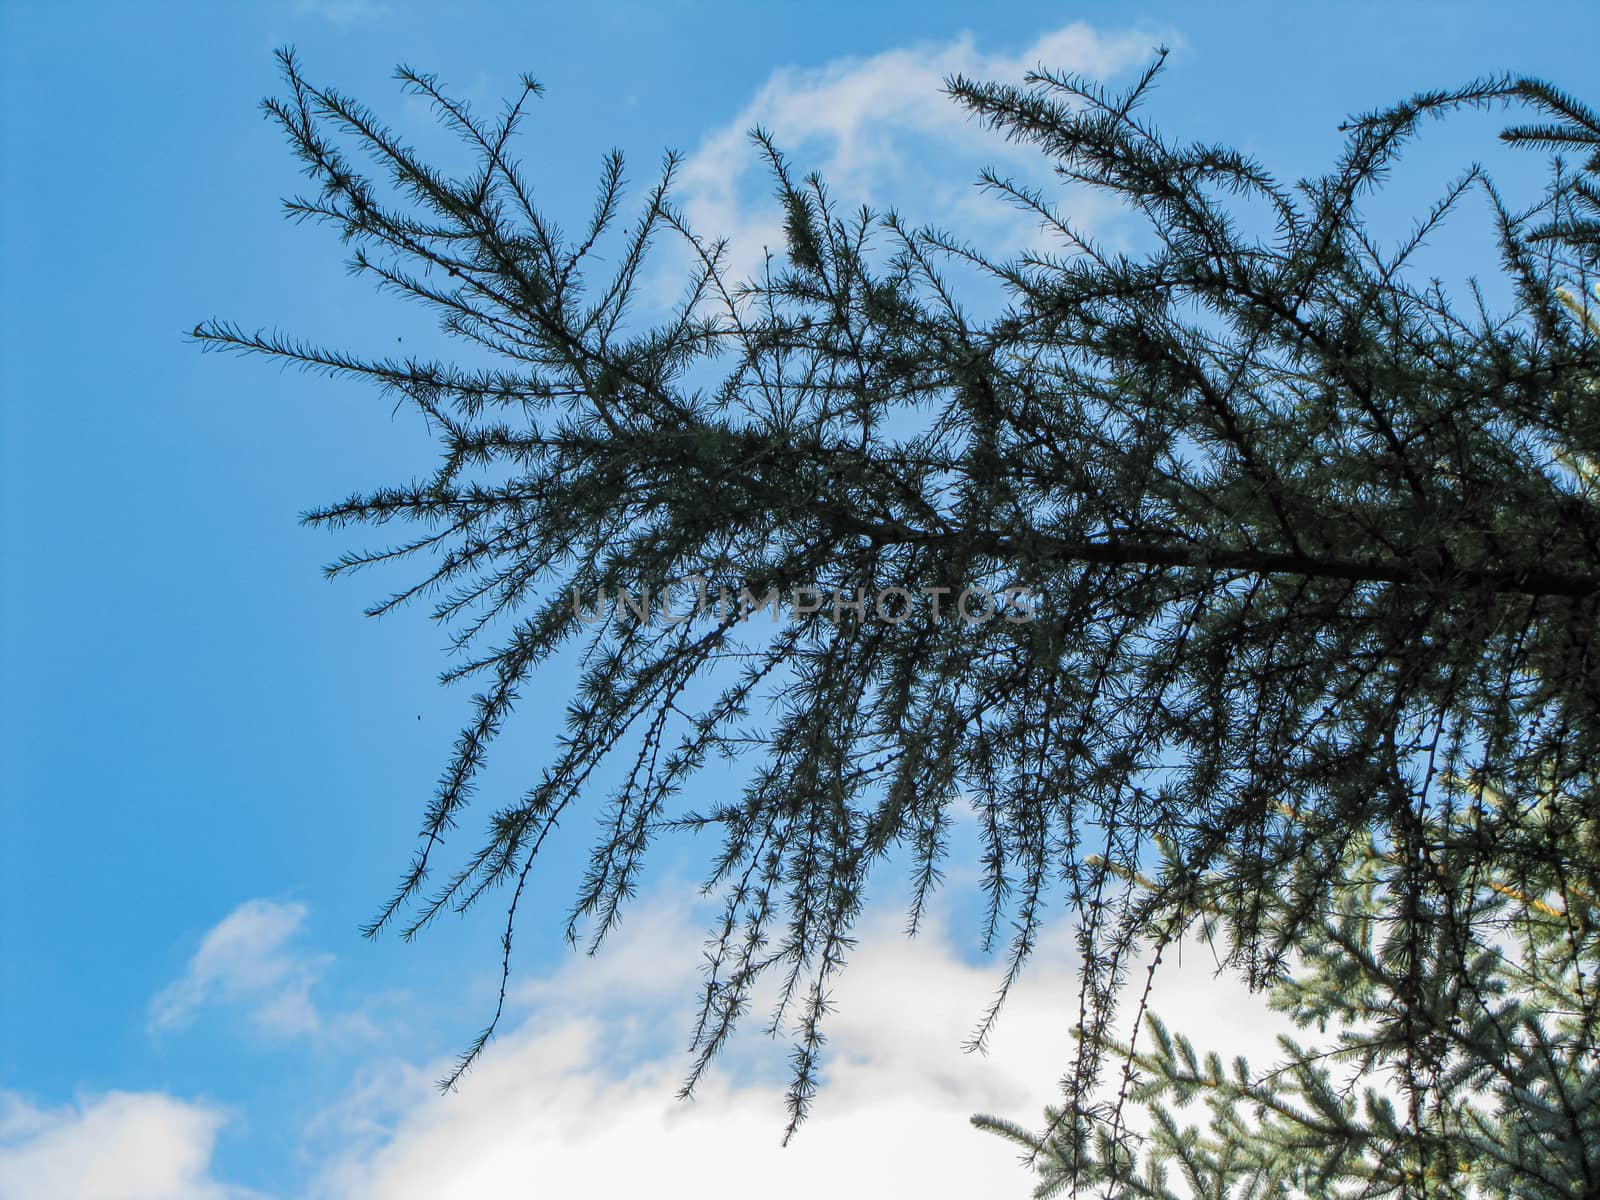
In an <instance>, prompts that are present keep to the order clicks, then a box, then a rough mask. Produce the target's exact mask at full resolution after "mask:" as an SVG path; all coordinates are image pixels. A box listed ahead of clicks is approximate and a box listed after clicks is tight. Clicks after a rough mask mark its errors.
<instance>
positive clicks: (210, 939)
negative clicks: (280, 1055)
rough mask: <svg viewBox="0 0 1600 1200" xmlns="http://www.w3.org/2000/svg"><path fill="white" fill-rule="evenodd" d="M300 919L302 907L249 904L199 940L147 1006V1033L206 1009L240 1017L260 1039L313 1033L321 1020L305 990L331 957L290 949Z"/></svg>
mask: <svg viewBox="0 0 1600 1200" xmlns="http://www.w3.org/2000/svg"><path fill="white" fill-rule="evenodd" d="M305 918H306V906H305V905H303V904H294V903H283V902H279V901H275V900H247V901H246V902H245V903H243V904H241V905H239V907H238V908H236V909H234V910H233V911H232V912H231V913H229V914H228V915H227V916H226V917H224V918H223V919H222V920H221V921H220V922H218V924H217V925H216V926H215V927H214V928H212V929H211V931H210V932H209V933H207V934H206V935H205V937H204V938H203V939H202V940H201V943H200V948H199V949H198V950H196V951H195V952H194V955H193V956H192V957H191V958H190V959H189V963H188V966H187V967H186V968H185V969H184V972H183V974H182V975H181V976H180V977H179V978H178V979H176V980H174V981H173V982H172V983H170V984H168V985H167V986H166V987H165V988H163V989H162V990H161V992H160V993H159V994H158V995H157V996H156V997H155V999H154V1000H152V1001H151V1004H150V1024H151V1027H152V1028H153V1029H157V1030H168V1029H177V1028H180V1027H182V1026H183V1025H186V1024H187V1023H188V1022H189V1021H190V1020H192V1019H193V1017H194V1015H195V1013H196V1012H197V1011H198V1010H199V1009H201V1008H202V1007H204V1006H206V1005H210V1004H222V1005H226V1006H229V1007H230V1008H233V1009H235V1010H240V1011H243V1012H244V1013H245V1014H246V1015H247V1016H248V1018H249V1019H250V1021H251V1022H252V1023H253V1024H254V1025H255V1026H256V1027H257V1028H258V1029H260V1030H261V1031H262V1032H264V1033H268V1034H272V1035H276V1036H280V1037H287V1036H293V1035H296V1034H308V1033H315V1032H317V1031H318V1029H320V1027H321V1025H322V1017H321V1014H319V1013H318V1011H317V1007H316V1005H315V1004H314V1003H313V1001H312V998H311V988H312V985H313V984H314V983H315V982H316V979H317V976H318V974H319V973H320V972H321V971H322V969H323V967H324V966H325V965H326V963H327V962H328V961H329V956H327V955H321V954H312V953H310V952H308V951H305V950H302V949H300V948H298V947H296V946H294V945H292V944H291V943H292V942H293V941H294V940H295V937H296V934H297V933H298V932H299V931H300V927H301V925H302V924H303V922H304V921H305Z"/></svg>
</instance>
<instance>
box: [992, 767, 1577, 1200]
mask: <svg viewBox="0 0 1600 1200" xmlns="http://www.w3.org/2000/svg"><path fill="white" fill-rule="evenodd" d="M1464 791H1466V792H1467V793H1468V794H1469V796H1470V800H1471V806H1470V807H1469V808H1468V809H1467V810H1466V811H1465V812H1464V813H1463V815H1462V817H1461V819H1458V820H1454V821H1448V822H1446V821H1441V822H1435V823H1431V824H1430V826H1429V827H1428V829H1427V830H1426V833H1427V836H1428V840H1429V843H1430V845H1431V847H1432V853H1431V855H1430V871H1431V880H1432V883H1433V888H1432V894H1431V895H1430V897H1429V898H1428V900H1427V901H1425V902H1424V903H1423V904H1422V905H1420V906H1414V905H1412V904H1411V902H1410V899H1409V897H1408V895H1407V892H1408V890H1409V887H1410V884H1409V881H1408V880H1407V879H1406V878H1405V873H1404V870H1403V860H1402V859H1401V858H1400V857H1399V856H1398V855H1397V854H1395V853H1394V852H1393V851H1392V850H1385V849H1383V848H1382V847H1381V846H1380V845H1379V844H1378V843H1377V842H1376V841H1375V840H1374V839H1372V838H1370V837H1362V838H1359V839H1357V840H1355V841H1354V842H1353V843H1352V845H1351V846H1350V848H1349V851H1348V857H1347V860H1346V870H1345V875H1344V877H1343V878H1342V879H1341V880H1340V883H1339V886H1338V887H1337V888H1336V889H1333V890H1332V891H1331V892H1328V893H1327V901H1326V903H1327V907H1326V908H1325V909H1323V910H1321V911H1319V912H1318V913H1317V915H1316V917H1315V919H1314V920H1312V921H1311V922H1309V923H1303V924H1299V925H1297V926H1296V927H1295V928H1294V930H1293V933H1292V936H1293V940H1294V946H1295V950H1294V966H1293V969H1292V970H1291V971H1290V973H1289V974H1288V975H1287V976H1285V977H1284V978H1282V979H1280V980H1278V981H1277V982H1275V983H1274V984H1273V985H1272V987H1271V989H1270V992H1269V1000H1270V1003H1271V1005H1272V1007H1273V1008H1275V1009H1277V1010H1279V1011H1281V1012H1284V1013H1286V1014H1288V1015H1289V1016H1290V1017H1291V1018H1292V1019H1293V1021H1294V1023H1295V1024H1296V1026H1298V1027H1300V1028H1302V1029H1306V1028H1310V1029H1313V1030H1314V1032H1315V1035H1316V1036H1317V1037H1318V1038H1319V1039H1320V1040H1319V1041H1317V1042H1314V1043H1312V1044H1309V1045H1306V1044H1301V1043H1300V1042H1299V1041H1298V1040H1296V1039H1293V1038H1289V1037H1281V1038H1280V1039H1279V1043H1280V1049H1281V1051H1282V1057H1281V1059H1280V1060H1279V1061H1278V1062H1277V1063H1275V1064H1274V1065H1273V1066H1272V1068H1271V1069H1269V1070H1266V1071H1262V1070H1259V1069H1252V1067H1251V1064H1250V1063H1249V1062H1248V1061H1247V1060H1246V1059H1244V1058H1242V1057H1240V1058H1235V1059H1234V1060H1233V1061H1232V1062H1231V1063H1229V1064H1227V1065H1224V1063H1223V1060H1222V1058H1221V1056H1220V1055H1218V1054H1217V1053H1215V1052H1211V1053H1206V1054H1203V1055H1202V1054H1201V1053H1200V1052H1198V1051H1197V1050H1196V1049H1195V1047H1194V1046H1193V1044H1192V1043H1191V1042H1190V1041H1189V1039H1187V1038H1186V1037H1184V1036H1183V1035H1182V1034H1181V1033H1176V1032H1173V1031H1171V1030H1169V1029H1168V1028H1167V1026H1166V1025H1165V1024H1163V1022H1162V1021H1161V1020H1160V1019H1159V1017H1157V1016H1156V1015H1155V1014H1154V1013H1153V1012H1151V1013H1148V1014H1146V1016H1145V1018H1144V1026H1145V1029H1144V1033H1145V1040H1144V1041H1143V1042H1142V1043H1140V1045H1139V1046H1134V1045H1128V1044H1124V1043H1120V1042H1115V1041H1111V1040H1107V1041H1106V1043H1105V1044H1104V1046H1103V1047H1102V1049H1104V1050H1108V1051H1111V1052H1113V1053H1115V1054H1116V1055H1117V1056H1119V1058H1120V1059H1121V1061H1122V1062H1124V1063H1126V1064H1127V1066H1128V1070H1127V1073H1126V1075H1125V1077H1124V1081H1123V1083H1122V1087H1121V1093H1120V1097H1119V1100H1121V1101H1130V1102H1131V1103H1132V1105H1133V1106H1134V1109H1135V1111H1136V1112H1137V1113H1138V1114H1140V1116H1139V1117H1134V1116H1132V1115H1125V1114H1124V1113H1123V1112H1122V1111H1121V1110H1120V1107H1119V1108H1118V1110H1117V1111H1116V1112H1115V1113H1114V1115H1112V1116H1110V1117H1106V1116H1105V1114H1103V1113H1097V1112H1095V1111H1092V1110H1090V1111H1085V1110H1079V1111H1076V1112H1071V1111H1064V1110H1061V1109H1051V1110H1049V1111H1048V1113H1047V1117H1048V1128H1049V1132H1048V1133H1047V1134H1046V1135H1044V1136H1040V1135H1038V1134H1036V1133H1034V1132H1032V1131H1030V1130H1028V1129H1026V1128H1024V1127H1022V1126H1020V1125H1017V1124H1015V1123H1014V1122H1011V1121H1007V1120H1004V1119H1001V1118H997V1117H992V1116H980V1117H976V1118H974V1124H976V1125H978V1126H979V1127H980V1128H984V1129H988V1130H990V1131H992V1132H995V1133H998V1134H1001V1135H1002V1136H1005V1137H1007V1138H1009V1139H1010V1140H1012V1141H1014V1142H1016V1143H1018V1144H1019V1145H1021V1146H1022V1147H1024V1148H1025V1149H1026V1150H1027V1152H1028V1157H1029V1158H1030V1159H1031V1160H1032V1162H1033V1164H1034V1166H1035V1168H1036V1169H1037V1171H1038V1174H1039V1179H1040V1182H1039V1186H1038V1187H1037V1189H1036V1190H1035V1193H1034V1194H1035V1195H1036V1196H1040V1197H1046V1196H1053V1195H1057V1194H1060V1193H1061V1192H1063V1191H1064V1190H1066V1189H1067V1188H1068V1187H1072V1186H1077V1187H1080V1188H1084V1187H1089V1186H1091V1185H1095V1194H1102V1189H1103V1194H1106V1195H1114V1196H1118V1197H1141V1198H1149V1200H1178V1198H1179V1197H1185V1198H1187V1197H1214V1198H1216V1200H1224V1198H1242V1197H1258V1196H1285V1197H1316V1198H1322V1197H1344V1196H1363V1197H1367V1196H1435V1197H1439V1198H1441V1200H1445V1198H1453V1197H1490V1196H1493V1197H1507V1198H1511V1197H1516V1198H1518V1200H1556V1198H1558V1197H1559V1198H1562V1200H1572V1198H1575V1197H1586V1196H1594V1195H1596V1194H1597V1193H1600V1045H1597V1043H1596V1040H1595V1036H1594V1034H1595V1030H1594V1027H1593V1005H1592V1001H1591V995H1590V992H1591V989H1592V988H1593V987H1594V982H1593V978H1592V972H1591V974H1590V976H1589V977H1587V978H1586V977H1585V974H1584V971H1583V968H1582V967H1580V966H1579V965H1578V964H1580V963H1583V962H1588V963H1593V962H1594V961H1595V958H1596V954H1597V941H1600V903H1597V902H1596V899H1595V897H1594V895H1593V894H1591V893H1587V892H1584V891H1582V890H1581V889H1579V888H1577V887H1574V886H1573V885H1572V884H1571V883H1570V881H1568V880H1566V879H1564V878H1563V876H1562V873H1561V870H1560V863H1559V860H1558V859H1556V858H1552V859H1551V860H1550V861H1548V862H1547V863H1545V864H1542V865H1540V866H1537V867H1535V868H1534V869H1532V870H1529V871H1517V870H1508V869H1506V868H1504V867H1502V866H1500V865H1498V864H1496V863H1493V862H1490V863H1487V864H1486V863H1485V862H1484V861H1483V856H1482V853H1481V848H1480V845H1479V839H1480V838H1481V837H1482V834H1483V824H1482V820H1481V818H1482V816H1483V815H1484V813H1485V812H1486V811H1492V812H1503V811H1504V809H1505V808H1506V806H1507V805H1508V803H1509V802H1508V800H1507V799H1506V797H1505V796H1504V795H1502V794H1500V793H1498V792H1497V791H1496V790H1495V789H1494V788H1492V787H1490V786H1486V785H1483V784H1478V785H1474V786H1473V787H1471V788H1469V789H1464ZM1486 797H1487V799H1488V800H1489V804H1488V805H1485V804H1484V803H1483V802H1484V800H1485V798H1486ZM1574 799H1575V798H1574V797H1571V796H1561V797H1559V798H1558V797H1556V796H1555V795H1554V793H1547V794H1546V795H1544V796H1543V797H1541V798H1540V802H1539V803H1538V804H1537V806H1536V807H1535V808H1534V810H1533V811H1532V812H1530V813H1525V814H1524V817H1523V820H1524V821H1525V822H1526V823H1527V824H1528V825H1529V826H1531V827H1534V828H1538V829H1540V830H1542V831H1543V832H1544V833H1545V834H1546V836H1548V837H1549V838H1550V839H1551V840H1552V841H1556V840H1559V839H1563V838H1567V837H1572V836H1574V835H1576V836H1577V837H1578V838H1579V839H1580V841H1581V843H1582V844H1583V845H1585V846H1586V847H1588V848H1590V849H1591V850H1593V848H1595V846H1596V844H1597V839H1596V831H1595V829H1594V825H1593V820H1592V818H1587V819H1583V820H1581V821H1580V824H1579V827H1578V828H1574V827H1573V824H1572V821H1573V818H1572V817H1571V816H1570V811H1571V809H1572V808H1573V806H1574ZM1228 870H1229V865H1228V864H1224V865H1221V866H1220V867H1219V869H1218V870H1216V871H1215V872H1213V873H1212V874H1211V875H1210V876H1209V877H1208V879H1207V880H1206V882H1205V885H1204V887H1203V888H1202V898H1199V899H1198V900H1197V903H1196V907H1197V909H1198V910H1199V912H1200V914H1201V919H1202V920H1212V919H1215V918H1217V917H1219V916H1221V915H1222V914H1223V912H1224V911H1225V902H1221V901H1220V900H1219V898H1218V897H1215V896H1213V895H1210V894H1208V892H1209V889H1212V888H1217V889H1221V890H1222V891H1224V892H1225V891H1226V889H1227V887H1228V886H1229V883H1228V880H1227V874H1228ZM1138 882H1139V884H1140V886H1142V887H1143V888H1145V889H1150V888H1153V887H1154V886H1155V884H1154V883H1153V882H1152V881H1150V880H1148V879H1140V880H1139V881H1138ZM1306 882H1309V883H1310V886H1312V887H1313V888H1318V889H1319V890H1320V889H1321V885H1320V884H1319V883H1317V882H1316V881H1306ZM1292 911H1293V906H1292V905H1287V906H1274V911H1273V915H1272V917H1271V918H1269V926H1270V927H1271V928H1272V929H1273V931H1274V932H1275V933H1281V932H1284V931H1283V930H1282V929H1281V928H1280V923H1281V922H1282V921H1283V919H1284V918H1285V916H1287V915H1288V914H1289V913H1291V912H1292ZM1463 924H1470V926H1471V928H1472V929H1473V930H1474V933H1475V935H1476V939H1477V940H1471V939H1467V938H1465V937H1463V936H1462V935H1461V926H1462V925H1463ZM1486 934H1487V935H1488V937H1487V939H1486V940H1485V935H1486ZM1146 994H1147V995H1148V993H1146ZM1330 1033H1331V1034H1332V1036H1331V1037H1329V1036H1328V1035H1329V1034H1330ZM1197 1104H1198V1105H1200V1106H1202V1107H1203V1109H1204V1110H1205V1117H1204V1121H1203V1123H1196V1122H1194V1121H1193V1120H1192V1119H1191V1118H1192V1117H1193V1115H1194V1114H1193V1112H1192V1110H1186V1106H1191V1105H1197Z"/></svg>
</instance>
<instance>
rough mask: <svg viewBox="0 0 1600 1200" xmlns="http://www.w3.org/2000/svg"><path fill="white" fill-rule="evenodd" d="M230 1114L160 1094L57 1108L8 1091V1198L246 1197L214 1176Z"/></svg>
mask: <svg viewBox="0 0 1600 1200" xmlns="http://www.w3.org/2000/svg"><path fill="white" fill-rule="evenodd" d="M225 1120H226V1118H225V1115H224V1114H223V1113H222V1112H220V1111H219V1110H217V1109H215V1108H212V1107H210V1106H208V1105H204V1104H192V1103H188V1102H186V1101H183V1100H179V1099H176V1098H174V1097H172V1096H167V1095H163V1094H160V1093H154V1092H107V1093H106V1094H104V1095H102V1096H99V1097H97V1098H95V1099H92V1100H86V1101H81V1102H80V1103H78V1104H76V1105H73V1106H69V1107H65V1108H60V1109H53V1110H45V1109H40V1108H36V1107H34V1106H33V1105H31V1104H29V1103H27V1102H26V1101H24V1100H23V1099H22V1098H21V1097H20V1096H17V1095H15V1094H12V1093H5V1092H0V1200H43V1198H45V1197H48V1198H49V1200H244V1198H245V1197H246V1196H248V1195H250V1193H248V1192H245V1191H243V1190H241V1189H239V1188H234V1187H229V1186H227V1185H225V1184H222V1183H220V1182H218V1181H217V1180H216V1179H214V1178H213V1177H212V1174H211V1155H212V1151H213V1148H214V1147H215V1144H216V1140H217V1131H218V1130H219V1129H220V1128H221V1127H222V1125H223V1124H224V1122H225Z"/></svg>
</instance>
